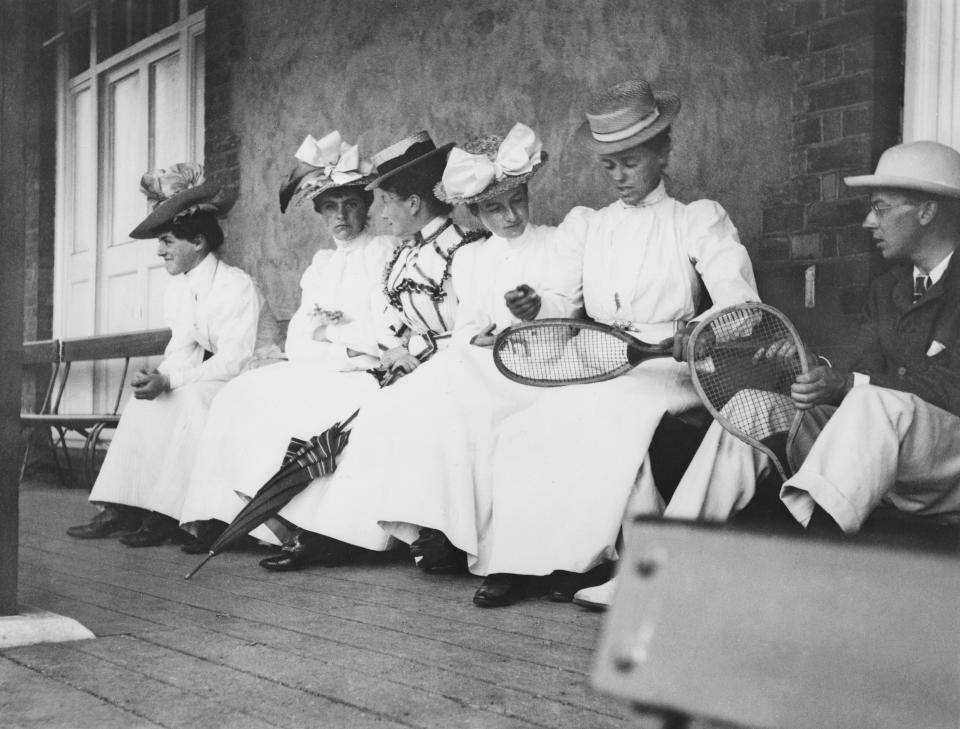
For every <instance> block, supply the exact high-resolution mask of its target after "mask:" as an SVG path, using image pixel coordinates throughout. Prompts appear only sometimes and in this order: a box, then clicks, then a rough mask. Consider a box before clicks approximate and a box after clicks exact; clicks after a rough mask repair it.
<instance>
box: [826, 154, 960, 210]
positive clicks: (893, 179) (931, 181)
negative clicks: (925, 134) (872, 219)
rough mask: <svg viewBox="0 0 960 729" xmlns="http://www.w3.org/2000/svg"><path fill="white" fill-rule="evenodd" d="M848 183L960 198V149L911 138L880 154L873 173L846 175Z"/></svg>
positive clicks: (845, 178) (857, 185) (852, 185)
mask: <svg viewBox="0 0 960 729" xmlns="http://www.w3.org/2000/svg"><path fill="white" fill-rule="evenodd" d="M843 181H844V182H845V183H847V187H890V188H895V189H900V190H919V191H920V192H929V193H932V194H934V195H944V196H946V197H957V198H960V152H958V151H957V150H955V149H954V148H953V147H948V146H947V145H946V144H940V143H939V142H907V143H906V144H898V145H896V146H895V147H890V149H888V150H887V151H886V152H884V153H883V154H882V155H880V161H879V162H877V170H876V172H874V173H873V174H872V175H855V176H853V177H844V178H843Z"/></svg>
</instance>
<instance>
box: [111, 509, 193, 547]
mask: <svg viewBox="0 0 960 729" xmlns="http://www.w3.org/2000/svg"><path fill="white" fill-rule="evenodd" d="M188 539H190V535H189V534H187V533H186V532H185V531H183V530H182V529H181V528H180V525H179V524H178V523H177V520H176V519H172V518H170V517H169V516H164V515H163V514H157V513H151V514H150V515H148V516H147V517H146V518H145V519H144V520H143V526H141V527H140V528H139V529H138V530H137V531H135V532H134V533H133V534H127V535H126V536H123V537H120V543H121V544H125V545H126V546H128V547H159V546H160V545H161V544H166V543H167V542H172V543H174V544H183V543H184V542H186V541H187V540H188Z"/></svg>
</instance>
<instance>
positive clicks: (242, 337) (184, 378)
mask: <svg viewBox="0 0 960 729" xmlns="http://www.w3.org/2000/svg"><path fill="white" fill-rule="evenodd" d="M263 308H264V307H263V299H262V295H261V294H260V291H259V290H258V289H257V286H256V284H255V283H254V281H253V279H252V278H250V276H249V275H248V274H247V273H246V272H244V271H242V270H240V269H239V268H235V267H233V266H230V265H228V264H226V263H224V262H223V261H221V260H220V259H219V258H218V257H217V256H216V255H215V254H213V253H209V254H207V256H206V257H205V258H204V259H203V260H202V261H200V263H198V264H197V265H196V266H194V267H193V268H192V269H191V270H189V271H187V272H186V273H184V274H182V275H179V276H175V277H174V278H173V281H171V282H170V284H169V286H167V290H166V291H165V292H164V300H163V311H164V319H165V320H166V322H167V325H168V326H169V327H170V329H171V330H172V336H171V337H170V342H169V343H168V344H167V348H166V351H165V352H164V359H163V361H162V362H161V363H160V365H159V366H158V367H157V369H158V370H159V371H160V372H162V373H163V374H165V375H166V376H167V378H168V379H169V380H170V387H171V389H176V388H178V387H183V386H184V385H188V384H190V383H192V382H200V381H206V380H229V379H231V378H233V377H236V376H237V375H238V374H239V373H240V371H241V370H242V369H243V366H244V365H245V364H246V363H247V362H248V361H249V360H250V358H251V357H253V355H254V353H255V351H256V350H257V348H258V346H259V345H263V346H264V347H269V346H271V344H272V343H271V342H269V341H267V340H268V339H269V338H270V334H269V332H268V331H267V330H268V329H269V327H268V326H267V325H268V324H270V323H271V322H269V321H266V320H264V321H263V322H261V312H262V311H263ZM272 323H273V325H274V329H275V326H276V323H275V322H272ZM261 330H263V331H262V332H261ZM261 335H262V336H261ZM205 352H211V353H212V354H213V356H212V357H210V358H209V359H207V360H206V361H204V360H203V357H204V354H205Z"/></svg>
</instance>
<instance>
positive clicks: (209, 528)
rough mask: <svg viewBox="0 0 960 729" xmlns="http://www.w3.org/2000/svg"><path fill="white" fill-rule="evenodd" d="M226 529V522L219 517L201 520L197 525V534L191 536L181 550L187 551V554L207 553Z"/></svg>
mask: <svg viewBox="0 0 960 729" xmlns="http://www.w3.org/2000/svg"><path fill="white" fill-rule="evenodd" d="M226 529H227V525H226V523H224V522H222V521H218V520H217V519H210V520H209V521H205V522H201V523H200V525H199V526H198V527H197V536H195V537H190V539H189V540H188V541H187V542H186V543H185V544H184V545H183V546H181V547H180V551H181V552H186V553H187V554H206V553H207V552H209V551H210V547H212V546H213V543H214V542H215V541H217V539H219V538H220V535H221V534H223V533H224V532H225V531H226Z"/></svg>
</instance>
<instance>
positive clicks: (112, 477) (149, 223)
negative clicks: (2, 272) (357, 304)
mask: <svg viewBox="0 0 960 729" xmlns="http://www.w3.org/2000/svg"><path fill="white" fill-rule="evenodd" d="M140 189H141V191H142V192H143V193H144V194H145V195H146V196H147V199H148V200H149V201H150V203H151V204H152V205H153V211H152V212H151V213H150V214H149V215H148V216H147V217H146V218H145V219H144V220H143V222H141V223H140V225H138V226H137V227H136V228H135V229H134V230H133V232H132V233H131V234H130V237H132V238H140V239H148V238H158V239H159V240H158V246H157V255H159V256H160V257H161V258H163V260H164V265H165V267H166V269H167V273H169V274H170V275H171V277H172V281H171V282H170V284H169V285H168V286H167V289H166V292H165V294H164V306H163V310H164V317H165V319H166V321H167V323H168V325H169V326H170V329H171V330H172V336H171V338H170V343H169V344H168V345H167V348H166V352H165V353H164V357H163V361H162V362H161V363H160V364H159V365H158V366H157V368H156V369H155V370H152V371H146V370H141V371H139V372H137V373H136V375H135V376H134V377H133V379H132V381H131V386H132V389H133V397H134V399H133V400H131V401H130V402H129V403H127V405H126V407H125V409H124V412H123V416H122V417H121V419H120V423H119V425H118V427H117V431H116V434H115V435H114V437H113V440H112V442H111V444H110V448H109V450H108V451H107V456H106V459H105V460H104V462H103V467H102V468H101V469H100V474H99V476H98V478H97V481H96V483H95V485H94V487H93V491H92V492H91V493H90V501H91V502H93V503H95V504H97V505H99V506H100V507H101V508H102V511H101V512H100V514H98V515H97V516H96V517H95V518H94V519H93V521H91V522H90V523H89V524H85V525H82V526H76V527H71V528H70V529H68V530H67V533H68V534H69V535H70V536H72V537H77V538H79V539H95V538H102V537H108V536H112V535H114V534H117V533H120V532H133V533H130V534H126V535H125V536H122V537H121V539H120V541H121V542H123V543H124V544H126V545H127V546H130V547H148V546H155V545H158V544H163V543H164V542H166V541H169V540H173V541H179V540H182V539H183V538H185V537H186V536H187V535H186V534H185V533H184V532H182V531H181V530H180V529H179V528H178V526H177V522H178V519H179V516H180V509H181V507H182V504H183V498H184V495H185V493H186V488H187V480H188V477H189V474H190V469H191V467H192V465H193V462H194V459H195V457H196V453H197V448H196V443H197V440H198V439H199V436H200V432H201V431H202V429H203V425H204V422H205V421H206V416H207V412H208V409H209V407H210V403H211V401H212V400H213V397H214V395H216V394H217V393H218V392H219V391H220V390H221V388H222V387H223V386H224V384H225V383H226V382H227V381H228V380H230V379H231V378H233V377H235V376H236V375H237V374H239V373H240V371H241V370H242V369H243V367H244V366H245V365H246V364H247V363H249V362H250V361H251V360H252V359H253V358H254V357H255V356H258V355H263V356H265V357H266V356H267V355H268V354H269V352H271V351H276V347H275V344H274V341H275V337H276V331H277V329H276V322H275V321H274V320H273V317H272V315H271V314H270V310H269V307H267V306H266V305H265V304H264V302H263V297H262V295H261V294H260V292H259V290H258V288H257V286H256V284H255V283H254V281H253V280H252V279H251V278H250V276H248V275H247V274H246V273H244V272H243V271H241V270H240V269H239V268H234V267H233V266H230V265H228V264H226V263H224V262H223V261H222V260H220V257H219V255H218V251H219V249H220V247H221V245H222V244H223V231H222V230H221V228H220V225H219V223H218V222H217V216H218V215H222V214H223V213H224V212H225V211H226V209H227V207H228V206H227V205H226V203H225V199H224V196H223V194H222V192H221V190H220V189H219V188H218V187H217V186H216V185H214V184H212V183H210V182H204V180H203V169H202V168H201V167H200V166H199V165H194V164H178V165H174V166H173V167H171V168H170V169H168V170H154V171H152V172H148V173H147V174H145V175H144V176H143V179H142V180H141V183H140ZM138 526H139V527H140V528H139V530H138V531H134V530H136V529H137V527H138Z"/></svg>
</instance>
